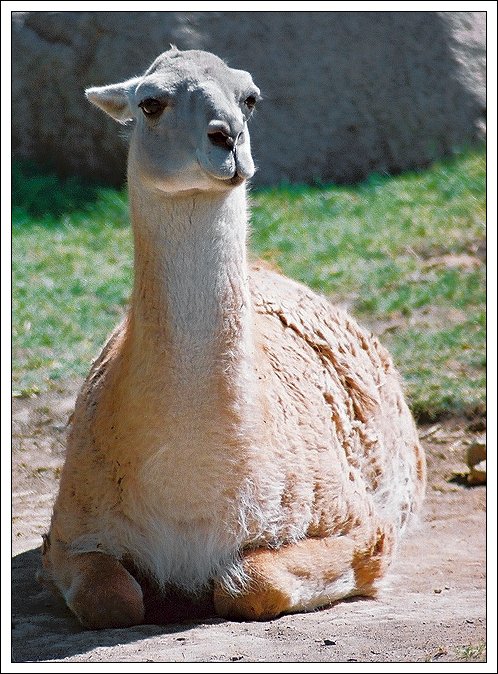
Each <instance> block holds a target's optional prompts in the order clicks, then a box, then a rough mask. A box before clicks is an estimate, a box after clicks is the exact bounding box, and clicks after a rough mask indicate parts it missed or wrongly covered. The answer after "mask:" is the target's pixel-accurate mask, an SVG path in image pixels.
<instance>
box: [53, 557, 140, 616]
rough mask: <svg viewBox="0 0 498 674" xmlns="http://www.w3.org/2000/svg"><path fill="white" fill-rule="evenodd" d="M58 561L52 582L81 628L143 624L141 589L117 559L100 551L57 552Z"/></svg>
mask: <svg viewBox="0 0 498 674" xmlns="http://www.w3.org/2000/svg"><path fill="white" fill-rule="evenodd" d="M60 557H64V559H63V560H62V559H61V558H60ZM58 561H59V564H58V573H57V576H56V577H53V580H54V581H55V583H56V585H57V587H58V588H59V590H60V592H61V593H62V595H63V596H64V599H65V600H66V603H67V605H68V607H69V608H70V609H71V611H72V612H73V613H74V614H75V616H76V617H77V618H78V620H79V621H80V623H81V624H82V625H83V627H87V628H88V629H107V628H112V627H131V626H132V625H138V624H140V623H142V622H143V620H144V615H145V609H144V602H143V595H142V589H141V587H140V585H139V584H138V582H137V581H136V580H135V578H133V576H132V575H131V574H130V573H128V571H127V570H126V569H125V567H124V566H123V565H122V564H121V562H120V561H119V560H117V559H115V558H114V557H111V556H110V555H105V554H102V553H99V552H87V553H84V554H70V553H68V552H66V551H64V552H60V551H59V560H58Z"/></svg>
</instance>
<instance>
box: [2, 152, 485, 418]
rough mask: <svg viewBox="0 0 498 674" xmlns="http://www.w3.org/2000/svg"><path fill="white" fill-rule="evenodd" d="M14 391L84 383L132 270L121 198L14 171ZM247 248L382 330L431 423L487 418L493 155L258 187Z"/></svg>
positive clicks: (416, 406)
mask: <svg viewBox="0 0 498 674" xmlns="http://www.w3.org/2000/svg"><path fill="white" fill-rule="evenodd" d="M13 183H14V184H13V223H14V225H13V283H14V285H13V321H14V335H13V346H14V371H13V375H14V388H15V389H16V391H17V394H18V395H29V394H30V393H34V392H36V391H37V390H40V391H41V390H45V389H46V388H48V387H50V386H55V385H57V382H58V381H59V380H63V379H65V378H67V377H70V376H75V375H77V376H81V375H84V374H85V373H86V372H87V370H88V366H89V362H90V360H91V359H92V358H93V357H94V356H95V355H96V354H97V352H98V348H99V346H100V345H101V344H102V342H103V340H104V339H105V336H106V335H107V334H108V333H109V331H110V330H111V329H112V327H113V326H114V324H115V323H116V322H117V320H118V319H119V317H120V316H121V315H122V313H123V310H124V306H125V304H126V300H127V297H128V295H129V289H130V283H131V273H132V263H131V260H132V248H131V236H130V231H129V227H128V214H127V200H126V194H125V192H124V191H121V192H119V191H115V190H111V189H103V188H98V187H95V186H87V185H84V184H82V183H81V182H79V181H77V180H74V179H73V180H71V181H67V182H61V181H60V180H58V179H57V178H55V177H54V176H46V175H42V174H40V173H38V172H37V171H36V170H35V169H34V168H33V167H30V166H26V165H16V167H15V171H14V180H13ZM252 202H253V216H252V223H253V227H252V230H253V231H252V237H251V246H252V248H253V250H254V251H255V252H256V253H257V254H258V255H261V256H262V257H264V258H266V259H269V260H271V261H273V262H274V263H276V264H277V265H278V266H279V267H280V268H281V269H282V271H284V272H285V273H286V274H288V275H289V276H292V277H293V278H296V279H299V280H301V281H303V282H305V283H307V284H308V285H310V286H312V287H313V288H315V289H317V290H320V291H321V292H323V293H325V294H327V295H329V296H330V297H331V299H332V300H333V301H335V302H339V303H342V304H346V305H347V306H348V307H349V309H350V310H351V312H352V313H353V314H354V315H355V316H357V317H358V318H359V320H360V322H362V323H364V324H366V325H368V326H370V327H371V328H373V329H374V330H375V331H376V332H378V333H379V334H380V335H381V338H382V341H383V342H384V344H385V345H386V346H387V347H388V348H389V349H390V350H391V351H392V353H393V356H394V358H395V360H396V362H397V364H398V366H399V368H400V370H401V371H402V373H403V375H404V377H405V380H406V382H407V392H408V396H409V399H410V402H411V405H412V408H413V410H414V412H415V413H416V414H417V415H418V416H419V417H423V418H436V417H439V416H441V415H443V414H446V413H454V414H462V413H464V414H475V413H481V412H482V411H483V410H484V404H485V398H484V395H485V393H484V385H485V362H484V357H485V313H484V311H485V310H484V306H485V271H484V265H483V264H480V263H479V257H478V256H477V254H479V253H480V252H481V251H482V250H483V245H484V244H483V242H484V236H485V231H484V227H485V225H484V223H485V208H486V206H485V155H484V151H483V150H480V149H478V150H472V151H468V152H465V153H462V154H460V155H457V156H456V157H453V158H451V159H448V160H445V161H441V162H439V163H437V164H435V165H434V166H433V167H431V168H430V169H427V170H425V171H420V172H413V173H405V174H402V175H400V176H396V177H389V176H379V175H374V176H372V177H371V178H370V179H369V180H368V181H367V182H365V183H362V184H360V185H356V186H350V187H343V186H341V187H338V186H334V185H326V186H317V187H308V186H290V185H289V186H285V185H284V186H281V187H278V188H272V189H263V190H253V192H252Z"/></svg>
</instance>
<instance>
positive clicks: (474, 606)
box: [12, 387, 486, 662]
mask: <svg viewBox="0 0 498 674" xmlns="http://www.w3.org/2000/svg"><path fill="white" fill-rule="evenodd" d="M75 392H76V387H72V388H71V389H68V390H64V391H59V392H57V393H51V394H46V395H42V396H38V397H36V398H32V399H28V400H15V401H14V408H13V440H14V449H13V513H12V514H13V518H12V520H13V567H12V568H13V570H12V582H13V594H12V609H13V622H12V646H13V650H12V653H13V655H12V659H13V662H28V661H29V662H31V661H36V662H39V661H71V662H391V661H398V662H418V661H420V662H423V661H437V662H445V661H467V662H469V661H483V660H484V659H485V639H486V629H485V625H486V622H485V621H486V618H485V608H486V606H485V599H486V596H485V561H486V560H485V543H486V528H485V523H486V520H485V503H486V501H485V499H486V496H485V493H486V492H485V487H474V488H468V487H466V486H464V485H463V484H461V483H459V482H458V481H457V482H451V481H449V480H450V478H451V475H452V473H453V472H457V473H458V472H463V471H465V470H466V467H465V464H464V457H465V449H466V445H465V443H466V442H468V441H469V440H471V439H472V438H473V437H474V435H476V433H477V432H479V433H480V432H481V431H482V429H481V428H478V427H476V426H475V425H474V426H472V425H469V422H468V421H466V420H462V419H460V420H452V421H448V422H445V423H441V424H436V425H433V426H422V427H421V429H420V431H421V436H422V440H423V443H424V444H425V446H426V449H427V453H428V465H429V487H428V494H427V501H426V505H425V511H424V514H423V518H422V521H421V523H420V524H419V525H418V527H416V528H415V529H414V530H413V531H412V532H411V534H410V535H409V536H407V539H406V541H405V542H404V544H403V546H402V548H401V550H400V554H399V557H398V560H397V562H396V563H395V565H394V567H393V569H392V572H391V574H390V576H389V580H388V583H387V585H386V587H385V588H384V590H383V591H382V592H381V593H380V596H379V597H378V598H377V599H376V600H355V601H347V602H342V603H339V604H337V605H335V606H333V607H332V608H329V609H326V610H322V611H317V612H314V613H310V614H304V615H291V616H284V617H282V618H279V619H278V620H274V621H271V622H266V623H249V622H230V621H225V620H220V619H217V618H214V619H208V620H202V621H201V622H190V623H183V624H172V625H161V626H159V625H141V626H139V627H134V628H131V629H117V630H104V631H87V630H83V629H81V628H80V626H79V625H78V623H77V622H76V620H75V619H74V618H73V617H72V615H71V614H70V613H69V611H68V610H67V609H66V608H65V607H64V605H63V604H62V602H61V601H60V600H59V599H57V598H55V597H53V596H52V595H51V594H50V593H49V592H48V591H47V590H46V589H44V588H43V587H41V586H40V585H38V583H37V581H36V580H35V573H36V570H37V568H38V566H39V564H40V549H39V548H40V544H41V535H42V533H43V532H45V531H46V530H47V528H48V525H49V519H50V511H51V506H52V502H53V499H54V496H55V493H56V489H57V481H58V477H59V474H60V468H61V465H62V462H63V456H64V441H65V424H66V421H67V418H68V416H69V413H70V412H71V409H72V407H73V404H74V396H75Z"/></svg>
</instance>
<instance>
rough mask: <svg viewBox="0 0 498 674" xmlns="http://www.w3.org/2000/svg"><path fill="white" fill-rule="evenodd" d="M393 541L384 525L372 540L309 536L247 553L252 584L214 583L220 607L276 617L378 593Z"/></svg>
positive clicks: (222, 611)
mask: <svg viewBox="0 0 498 674" xmlns="http://www.w3.org/2000/svg"><path fill="white" fill-rule="evenodd" d="M391 553H392V545H391V543H390V542H389V537H388V536H387V534H386V533H385V532H381V531H378V532H377V534H376V535H375V536H374V537H373V538H372V539H371V542H370V543H369V544H368V545H363V546H359V545H358V542H357V540H355V539H353V538H349V537H347V536H339V537H334V538H321V539H320V538H307V539H304V540H301V541H298V542H297V543H294V544H291V545H287V546H285V547H282V548H279V549H278V550H269V549H257V550H251V551H248V552H246V553H245V555H244V560H243V564H244V569H245V572H246V574H247V576H248V579H249V580H248V584H247V587H246V588H245V589H244V591H242V592H241V593H240V594H236V595H233V594H230V593H229V592H227V591H226V590H225V589H224V588H223V586H222V584H221V583H217V584H216V585H215V589H214V604H215V609H216V613H217V614H218V615H220V616H223V617H226V618H235V619H242V620H244V619H246V620H270V619H272V618H276V617H277V616H279V615H281V614H283V613H294V612H298V611H312V610H313V609H317V608H320V607H323V606H327V605H329V604H332V603H333V602H335V601H338V600H339V599H342V598H344V597H348V596H353V595H365V596H372V595H374V594H375V582H376V581H377V580H378V579H379V578H381V577H382V576H383V575H384V573H385V571H386V569H387V566H388V565H389V561H390V558H391Z"/></svg>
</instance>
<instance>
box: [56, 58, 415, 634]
mask: <svg viewBox="0 0 498 674" xmlns="http://www.w3.org/2000/svg"><path fill="white" fill-rule="evenodd" d="M179 53H180V54H189V52H183V53H182V52H179ZM195 53H197V52H195ZM199 53H201V52H199ZM167 54H169V52H168V53H167ZM208 56H209V55H208ZM212 58H214V57H212ZM168 63H169V61H168ZM220 63H221V62H220ZM217 67H218V66H217ZM232 72H234V73H237V74H238V76H239V77H240V73H241V71H232ZM203 74H204V76H205V72H204V71H203ZM245 75H246V74H244V76H245ZM208 79H209V78H208ZM211 81H212V80H211V79H209V82H210V85H209V87H211V88H208V89H206V87H205V88H204V89H203V91H204V90H209V92H211V91H212V84H211ZM126 84H128V83H126ZM133 86H134V88H135V82H134V85H133ZM202 86H204V85H202ZM104 89H106V91H105V95H106V96H108V90H109V89H111V88H110V87H109V88H108V89H107V88H102V90H104ZM134 90H135V89H134ZM97 93H99V95H100V92H97ZM113 96H114V93H113ZM210 96H212V94H211V93H210ZM90 98H91V96H90ZM94 102H95V101H94ZM97 104H98V105H101V107H104V109H106V111H107V112H109V106H110V105H112V112H111V113H110V114H113V116H117V114H118V113H117V112H116V110H117V107H116V102H115V100H114V99H113V100H112V103H109V102H108V99H106V100H105V101H104V103H102V101H100V102H99V101H97ZM178 107H179V106H178ZM119 114H120V115H121V114H122V112H121V108H119ZM164 114H166V113H164ZM211 114H212V115H213V114H214V113H211ZM230 114H231V115H232V116H231V117H230V115H229V114H228V112H227V113H226V117H227V119H229V120H230V125H232V124H235V122H234V121H233V120H234V119H235V120H236V119H237V114H236V113H235V112H233V111H230ZM219 117H220V113H219V110H218V111H217V115H216V120H218V118H219ZM172 120H173V118H170V122H169V123H170V124H173V121H172ZM147 123H149V122H147ZM158 124H159V122H158ZM216 124H218V121H217V122H216ZM176 128H177V127H176ZM218 128H221V127H220V125H219V124H218V126H217V127H216V136H215V137H214V139H213V138H212V137H211V139H210V142H211V145H215V150H216V152H218V149H219V146H220V143H221V144H223V137H221V140H220V136H219V131H218ZM241 128H242V127H241ZM244 129H245V130H244V133H246V127H245V126H244ZM139 132H140V130H137V131H136V133H135V136H134V138H133V139H132V144H131V149H130V161H129V187H130V200H131V214H132V224H133V229H134V238H135V281H134V288H133V293H132V298H131V302H130V309H129V312H128V314H127V317H126V319H125V321H124V323H123V324H122V325H121V326H120V327H119V328H117V330H116V331H115V332H114V333H113V335H112V336H111V338H110V339H109V341H108V343H107V345H106V346H105V348H104V350H103V352H102V354H101V355H100V357H99V358H98V360H97V361H96V362H95V364H94V366H93V368H92V370H91V372H90V375H89V377H88V379H87V381H86V382H85V384H84V386H83V389H82V391H81V393H80V395H79V397H78V400H77V404H76V409H75V413H74V417H73V421H72V428H71V432H70V437H69V442H68V450H67V457H66V463H65V466H64V470H63V474H62V478H61V485H60V491H59V495H58V498H57V501H56V504H55V507H54V515H53V519H52V525H51V531H50V534H49V537H48V539H47V542H46V546H45V555H44V567H45V574H46V576H47V577H48V578H49V579H50V580H51V582H52V583H54V584H55V585H56V586H57V588H58V589H59V590H60V591H61V593H62V594H63V596H64V597H65V599H66V601H67V603H68V605H69V606H70V608H71V609H72V610H73V611H74V613H75V614H76V615H77V617H78V618H79V620H80V621H81V622H82V624H84V625H86V626H90V627H106V626H115V625H130V624H135V623H138V622H141V621H142V620H143V619H144V610H145V609H144V603H143V587H142V588H141V587H140V583H139V582H137V580H138V581H140V580H141V579H147V581H148V582H150V583H152V586H153V587H154V588H155V590H154V591H155V592H157V593H158V594H161V593H166V589H167V588H168V587H174V588H179V589H180V590H181V591H182V592H185V593H187V594H189V595H193V596H199V597H200V596H201V595H202V594H203V593H204V594H206V593H207V594H209V595H210V596H211V597H212V599H213V601H214V607H215V610H216V611H217V613H218V614H220V615H225V616H232V617H240V618H255V619H265V618H272V617H275V616H277V615H279V614H281V613H283V612H292V611H301V610H311V609H314V608H317V607H320V606H324V605H328V604H330V603H332V602H334V601H336V600H338V599H340V598H342V597H346V596H350V595H354V594H365V595H369V594H373V593H374V592H375V588H376V584H377V582H378V581H379V580H380V579H381V578H382V577H383V575H384V574H385V571H386V570H387V568H388V566H389V564H390V562H391V560H392V557H393V554H394V552H395V550H396V547H397V543H398V540H399V537H400V535H401V534H402V532H403V531H404V529H405V527H406V525H407V523H408V521H409V519H410V516H411V514H412V513H414V512H415V511H416V510H418V508H419V506H420V504H421V501H422V499H423V494H424V488H425V460H424V455H423V451H422V449H421V447H420V445H419V442H418V438H417V433H416V429H415V426H414V423H413V420H412V418H411V415H410V412H409V410H408V408H407V406H406V403H405V401H404V399H403V394H402V391H401V387H400V382H399V379H398V375H397V373H396V372H395V370H394V368H393V365H392V362H391V359H390V357H389V355H388V354H387V352H386V351H385V350H384V349H383V348H382V347H381V346H380V345H379V343H378V342H377V340H376V339H375V338H374V337H372V336H371V335H369V334H368V333H366V332H364V331H363V330H361V329H360V328H359V327H358V326H357V325H356V323H355V322H354V321H353V320H352V319H351V318H350V317H349V316H348V315H347V314H346V313H344V312H342V311H340V310H337V309H335V308H333V307H332V306H331V305H330V304H329V303H328V302H327V301H326V300H325V299H324V298H322V297H320V296H318V295H316V294H315V293H313V292H312V291H311V290H309V289H308V288H306V287H304V286H302V285H300V284H298V283H295V282H293V281H291V280H289V279H286V278H284V277H283V276H281V275H279V274H278V273H276V272H274V271H272V270H270V269H268V268H266V267H265V266H262V265H259V264H258V263H255V264H253V265H249V264H248V262H247V260H246V233H247V227H246V224H247V223H246V197H245V185H244V184H238V183H241V182H242V180H239V179H238V178H237V181H234V186H230V187H229V188H226V187H225V185H226V180H227V178H226V177H225V175H224V174H223V175H222V176H221V177H218V175H217V177H216V180H217V181H218V182H216V183H215V180H214V178H209V180H210V181H211V182H212V185H213V186H212V188H211V189H209V188H208V187H206V186H205V184H204V182H205V180H207V179H206V178H204V177H202V176H201V177H198V178H197V177H195V175H194V174H193V171H194V169H193V168H191V167H190V166H189V168H188V171H184V173H183V174H182V176H183V177H182V180H183V181H184V184H185V186H186V187H185V189H183V190H179V189H178V184H179V180H178V177H177V173H178V172H179V170H177V171H176V172H175V175H174V176H173V177H172V178H171V177H170V176H168V180H165V181H164V186H161V189H160V190H159V189H158V186H157V183H156V182H155V179H154V180H151V179H150V162H149V161H147V162H144V157H143V154H141V153H142V150H141V145H140V143H139V139H140V136H139ZM144 133H145V132H144ZM147 133H149V131H147ZM177 133H178V131H177ZM210 133H211V136H212V132H210ZM223 133H225V132H224V131H223ZM227 133H228V132H227ZM238 133H239V135H240V138H243V135H242V134H241V133H240V132H238ZM234 137H235V133H234ZM240 144H241V145H245V146H246V148H245V149H244V148H243V147H242V148H241V149H239V150H238V151H237V153H236V152H235V151H232V154H233V155H234V156H233V157H232V154H230V156H229V159H226V157H225V155H221V154H220V155H219V156H220V157H221V160H220V161H223V162H224V163H223V168H220V169H216V170H217V171H219V172H220V173H223V172H224V171H225V170H228V169H226V162H227V161H229V160H230V161H233V162H235V163H234V166H236V169H233V170H235V171H236V176H237V174H238V175H242V176H244V177H246V176H245V175H244V173H245V174H247V176H248V175H250V173H251V162H250V156H249V154H248V155H247V157H246V158H244V155H243V152H244V151H246V150H247V152H248V137H247V140H245V137H244V140H241V141H240ZM211 145H209V144H208V146H207V147H208V150H206V151H204V150H203V151H202V154H201V153H200V152H198V153H197V164H196V165H195V166H196V168H195V171H198V170H199V169H198V168H197V166H198V164H199V165H200V166H201V167H204V165H206V166H208V169H209V173H210V174H211V173H213V172H214V169H212V167H211V164H212V163H213V162H215V159H213V158H212V157H213V156H215V158H216V161H218V154H216V153H215V151H214V150H213V148H212V147H211ZM225 149H226V150H227V152H228V151H229V150H230V148H222V150H223V151H225ZM210 152H211V154H209V153H210ZM212 153H215V154H212ZM225 154H226V152H225ZM199 157H200V159H199ZM206 157H207V159H206ZM244 162H245V163H244ZM144 166H146V168H145V169H144V168H143V167H144ZM154 170H156V169H154ZM182 170H183V169H182ZM204 170H206V169H204ZM252 170H253V168H252ZM180 173H181V171H180ZM202 175H204V173H202ZM229 179H230V180H233V179H232V178H230V177H229ZM195 180H198V182H200V183H201V187H200V188H196V187H195ZM221 180H222V181H223V182H222V183H221V185H222V187H221V186H220V181H221ZM168 181H169V182H168ZM203 181H204V182H203ZM193 183H194V184H193ZM208 184H210V183H208ZM134 576H135V577H134Z"/></svg>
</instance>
